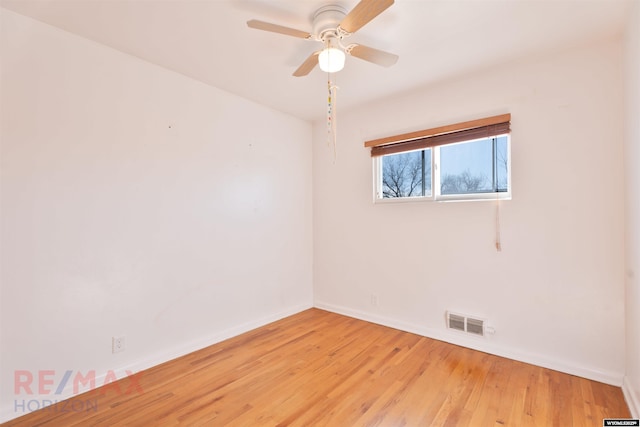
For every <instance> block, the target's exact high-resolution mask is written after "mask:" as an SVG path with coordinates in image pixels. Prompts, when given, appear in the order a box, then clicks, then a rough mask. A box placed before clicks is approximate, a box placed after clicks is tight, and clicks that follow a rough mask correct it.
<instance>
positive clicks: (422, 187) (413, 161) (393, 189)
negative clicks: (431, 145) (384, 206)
mask: <svg viewBox="0 0 640 427" xmlns="http://www.w3.org/2000/svg"><path fill="white" fill-rule="evenodd" d="M381 161H382V197H384V198H390V197H419V196H430V195H431V149H427V150H423V151H411V152H408V153H399V154H391V155H388V156H383V157H382V159H381Z"/></svg>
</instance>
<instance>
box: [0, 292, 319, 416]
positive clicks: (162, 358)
mask: <svg viewBox="0 0 640 427" xmlns="http://www.w3.org/2000/svg"><path fill="white" fill-rule="evenodd" d="M312 307H313V305H311V304H300V305H297V306H293V307H291V308H289V309H287V310H283V311H281V312H278V313H272V314H269V315H267V316H263V317H261V318H258V319H254V320H251V321H249V322H245V323H242V324H240V325H237V326H233V327H231V328H227V329H225V330H222V331H219V332H217V333H215V334H213V335H210V336H208V337H204V338H201V339H198V340H196V341H192V342H190V343H186V344H183V345H180V346H177V347H174V348H170V349H167V350H166V351H163V352H162V353H159V354H153V355H150V356H149V357H146V358H144V359H140V360H137V361H135V362H133V363H129V364H127V365H123V366H120V367H117V368H115V369H113V370H112V371H113V372H122V373H124V372H126V371H130V372H132V373H137V372H140V371H144V370H145V369H149V368H152V367H154V366H157V365H160V364H162V363H165V362H168V361H170V360H173V359H176V358H178V357H181V356H184V355H186V354H189V353H193V352H194V351H197V350H201V349H203V348H205V347H208V346H210V345H213V344H216V343H219V342H221V341H224V340H226V339H229V338H233V337H235V336H238V335H240V334H243V333H245V332H248V331H250V330H252V329H256V328H259V327H261V326H264V325H266V324H269V323H271V322H275V321H277V320H280V319H283V318H285V317H288V316H291V315H294V314H296V313H299V312H301V311H304V310H307V309H309V308H312ZM106 376H107V373H106V372H105V373H103V374H101V375H100V376H96V380H95V384H96V385H102V384H104V381H105V378H106ZM124 377H125V376H118V379H121V378H124ZM83 391H86V390H83ZM73 396H74V394H73V384H71V382H70V383H69V384H68V385H67V387H65V388H64V390H63V391H62V392H61V393H60V394H58V395H56V397H55V400H56V401H62V400H65V399H69V398H71V397H73ZM14 406H15V405H13V406H12V405H11V404H9V405H6V404H5V405H4V406H3V407H2V408H1V409H0V423H4V422H7V421H9V420H12V419H14V418H18V417H19V416H22V415H26V414H27V412H16V409H15V407H14Z"/></svg>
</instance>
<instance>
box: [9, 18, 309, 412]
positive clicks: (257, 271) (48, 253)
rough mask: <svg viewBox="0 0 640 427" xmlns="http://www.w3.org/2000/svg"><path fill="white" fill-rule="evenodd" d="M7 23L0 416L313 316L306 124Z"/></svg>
mask: <svg viewBox="0 0 640 427" xmlns="http://www.w3.org/2000/svg"><path fill="white" fill-rule="evenodd" d="M0 12H1V15H2V16H1V19H2V21H1V27H2V51H1V55H2V81H1V82H2V99H1V105H2V118H1V119H2V122H1V124H2V135H1V136H2V151H1V155H2V158H1V161H2V163H1V166H2V175H1V178H2V182H1V185H2V186H1V194H2V219H1V227H2V228H1V232H2V276H1V279H2V282H1V284H2V286H1V295H2V300H1V304H2V306H1V312H2V314H1V316H0V322H1V323H0V324H1V325H2V329H1V331H0V333H1V335H0V343H1V346H2V360H1V363H2V365H1V371H2V372H1V374H2V376H1V383H2V389H1V390H0V394H1V396H2V397H1V399H2V400H1V402H0V404H1V405H2V410H3V413H2V418H5V419H6V418H12V417H15V416H17V415H21V414H22V412H20V411H19V413H15V411H14V409H15V402H14V400H15V399H27V400H34V399H42V398H48V399H52V398H54V399H59V398H60V397H64V396H66V395H68V392H69V389H68V388H67V389H66V390H65V393H63V395H61V396H52V395H48V396H24V395H22V396H16V395H14V390H13V373H14V370H16V369H20V370H28V371H30V372H32V373H33V374H34V375H35V376H37V374H38V371H40V370H54V371H55V372H56V377H55V378H54V381H55V383H54V385H53V388H55V387H57V385H58V384H59V381H60V380H61V377H62V375H63V373H64V371H65V370H73V371H74V374H75V373H76V372H83V373H86V372H88V371H90V370H95V371H96V372H97V375H98V376H100V375H104V374H105V373H106V372H107V371H108V370H114V371H116V373H117V374H118V375H122V374H124V371H123V370H124V369H125V368H134V369H140V368H145V367H148V366H150V365H153V364H155V363H158V362H161V361H164V360H167V359H169V358H172V357H175V356H177V355H180V354H183V353H186V352H188V351H191V350H194V349H196V348H200V347H203V346H205V345H208V344H210V343H213V342H215V341H218V340H220V339H222V338H225V337H228V336H230V335H235V334H238V333H240V332H243V331H245V330H248V329H251V328H253V327H256V326H258V325H261V324H264V323H266V322H268V321H271V320H275V319H277V318H280V317H283V316H285V315H288V314H292V313H294V312H297V311H300V310H302V309H304V308H308V307H310V306H311V305H312V285H311V280H312V272H311V268H312V243H311V232H312V226H311V218H312V216H311V213H312V212H311V172H310V170H311V146H310V143H311V138H312V127H311V124H309V123H308V122H305V121H302V120H299V119H296V118H293V117H290V116H287V115H285V114H282V113H278V112H276V111H273V110H271V109H268V108H265V107H262V106H259V105H256V104H254V103H251V102H249V101H246V100H243V99H241V98H238V97H236V96H233V95H230V94H228V93H225V92H222V91H220V90H216V89H214V88H212V87H209V86H206V85H204V84H201V83H199V82H196V81H194V80H191V79H188V78H186V77H184V76H181V75H178V74H175V73H173V72H170V71H167V70H165V69H161V68H159V67H156V66H154V65H151V64H149V63H146V62H143V61H140V60H138V59H136V58H133V57H131V56H128V55H125V54H122V53H119V52H117V51H114V50H111V49H109V48H106V47H103V46H101V45H98V44H96V43H93V42H90V41H88V40H85V39H82V38H79V37H77V36H74V35H71V34H69V33H65V32H63V31H61V30H58V29H56V28H53V27H49V26H47V25H44V24H42V23H39V22H36V21H33V20H30V19H28V18H25V17H22V16H20V15H17V14H15V13H12V12H9V11H7V10H2V9H0ZM114 335H124V336H126V346H127V348H126V350H125V351H124V352H122V353H119V354H115V355H114V354H112V353H111V337H112V336H114ZM100 384H101V382H100V380H98V385H100ZM49 387H51V386H49Z"/></svg>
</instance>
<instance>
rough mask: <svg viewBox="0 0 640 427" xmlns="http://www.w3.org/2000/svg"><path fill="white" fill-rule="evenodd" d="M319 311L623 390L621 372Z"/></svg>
mask: <svg viewBox="0 0 640 427" xmlns="http://www.w3.org/2000/svg"><path fill="white" fill-rule="evenodd" d="M314 306H315V307H317V308H319V309H322V310H327V311H331V312H334V313H338V314H342V315H345V316H349V317H354V318H356V319H360V320H366V321H368V322H372V323H376V324H379V325H383V326H388V327H391V328H394V329H399V330H401V331H406V332H411V333H414V334H417V335H422V336H424V337H428V338H433V339H436V340H439V341H445V342H448V343H451V344H455V345H459V346H462V347H467V348H471V349H473V350H478V351H482V352H484V353H489V354H493V355H496V356H501V357H506V358H508V359H512V360H517V361H520V362H525V363H529V364H532V365H536V366H541V367H543V368H548V369H553V370H554V371H559V372H564V373H567V374H571V375H576V376H579V377H583V378H587V379H590V380H594V381H598V382H602V383H605V384H610V385H614V386H617V387H620V386H622V380H623V374H622V373H618V372H606V371H600V370H597V369H593V368H590V367H584V366H577V365H576V364H575V363H572V362H571V361H562V360H556V359H552V358H548V357H545V356H542V355H539V354H532V353H525V352H520V351H517V350H513V349H510V348H506V347H502V346H499V345H496V344H495V343H492V342H490V341H487V340H485V339H483V338H477V337H466V336H462V335H459V334H457V333H454V332H449V331H446V330H444V328H443V330H435V329H431V328H426V327H423V326H418V325H414V324H411V323H407V322H403V321H398V320H396V319H392V318H388V317H384V316H380V315H377V314H372V313H367V312H364V311H360V310H354V309H351V308H348V307H342V306H338V305H335V304H329V303H325V302H322V301H317V300H316V301H315V304H314Z"/></svg>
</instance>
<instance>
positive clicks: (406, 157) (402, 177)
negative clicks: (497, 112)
mask: <svg viewBox="0 0 640 427" xmlns="http://www.w3.org/2000/svg"><path fill="white" fill-rule="evenodd" d="M505 120H506V121H505ZM509 122H510V115H508V114H507V115H502V116H495V117H490V118H487V119H480V120H474V121H471V122H465V123H459V124H456V125H450V126H446V127H440V128H435V129H430V130H426V131H420V132H417V133H412V134H405V135H399V136H396V137H389V138H383V139H381V140H375V141H368V142H367V143H365V146H370V147H373V148H372V150H371V153H372V156H373V157H374V166H375V167H374V171H375V183H376V185H375V187H376V188H375V194H376V199H377V200H385V199H386V200H398V199H405V200H415V199H427V200H476V199H496V198H500V199H506V198H510V197H511V182H510V181H511V180H510V137H509V132H510V123H509ZM487 123H488V124H487ZM478 124H480V125H481V126H478ZM443 129H445V130H447V132H443V131H442V130H443ZM429 133H432V134H431V135H430V134H429ZM416 135H417V137H416ZM407 136H409V138H407Z"/></svg>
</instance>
